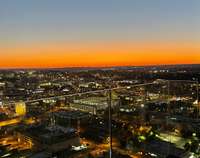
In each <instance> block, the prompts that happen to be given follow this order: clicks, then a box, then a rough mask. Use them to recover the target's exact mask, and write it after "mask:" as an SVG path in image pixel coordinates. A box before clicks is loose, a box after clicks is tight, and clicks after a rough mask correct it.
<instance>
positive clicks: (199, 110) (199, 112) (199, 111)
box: [196, 79, 200, 118]
mask: <svg viewBox="0 0 200 158" xmlns="http://www.w3.org/2000/svg"><path fill="white" fill-rule="evenodd" d="M196 84H197V110H198V114H197V118H199V116H200V109H199V81H198V79H197V82H196Z"/></svg>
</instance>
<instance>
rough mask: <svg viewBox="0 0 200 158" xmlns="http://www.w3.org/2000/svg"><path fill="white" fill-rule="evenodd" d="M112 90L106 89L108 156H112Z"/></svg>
mask: <svg viewBox="0 0 200 158" xmlns="http://www.w3.org/2000/svg"><path fill="white" fill-rule="evenodd" d="M111 106H112V91H111V89H109V91H108V111H109V114H108V115H109V138H110V139H109V143H110V151H109V157H110V158H112V111H111Z"/></svg>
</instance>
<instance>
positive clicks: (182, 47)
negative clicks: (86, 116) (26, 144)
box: [0, 0, 200, 68]
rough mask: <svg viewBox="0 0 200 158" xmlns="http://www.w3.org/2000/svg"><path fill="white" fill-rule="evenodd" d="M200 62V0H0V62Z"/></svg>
mask: <svg viewBox="0 0 200 158" xmlns="http://www.w3.org/2000/svg"><path fill="white" fill-rule="evenodd" d="M197 63H200V0H2V1H0V68H41V67H68V66H69V67H71V66H124V65H132V66H134V65H156V64H159V65H160V64H162V65H163V64H197Z"/></svg>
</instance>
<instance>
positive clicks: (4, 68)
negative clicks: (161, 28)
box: [0, 63, 200, 70]
mask: <svg viewBox="0 0 200 158" xmlns="http://www.w3.org/2000/svg"><path fill="white" fill-rule="evenodd" d="M183 65H184V66H190V65H191V66H192V65H199V66H200V63H193V64H189V63H186V64H184V63H183V64H152V65H111V66H64V67H0V70H45V69H81V68H83V69H84V68H88V69H92V68H97V69H98V68H99V69H101V68H120V67H160V66H183Z"/></svg>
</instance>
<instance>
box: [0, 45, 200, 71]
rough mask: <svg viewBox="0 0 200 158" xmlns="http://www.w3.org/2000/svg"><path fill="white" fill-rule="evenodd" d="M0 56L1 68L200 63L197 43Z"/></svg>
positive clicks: (36, 49) (19, 51) (55, 48)
mask: <svg viewBox="0 0 200 158" xmlns="http://www.w3.org/2000/svg"><path fill="white" fill-rule="evenodd" d="M0 52H2V55H1V58H0V68H51V67H87V66H88V67H93V66H94V67H102V66H139V65H164V64H197V63H200V46H199V45H198V44H197V43H192V44H191V43H187V44H185V43H158V42H157V43H144V42H143V43H130V42H127V43H124V42H121V43H120V42H110V43H67V44H66V43H57V44H50V43H49V44H32V45H26V46H16V47H0Z"/></svg>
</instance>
